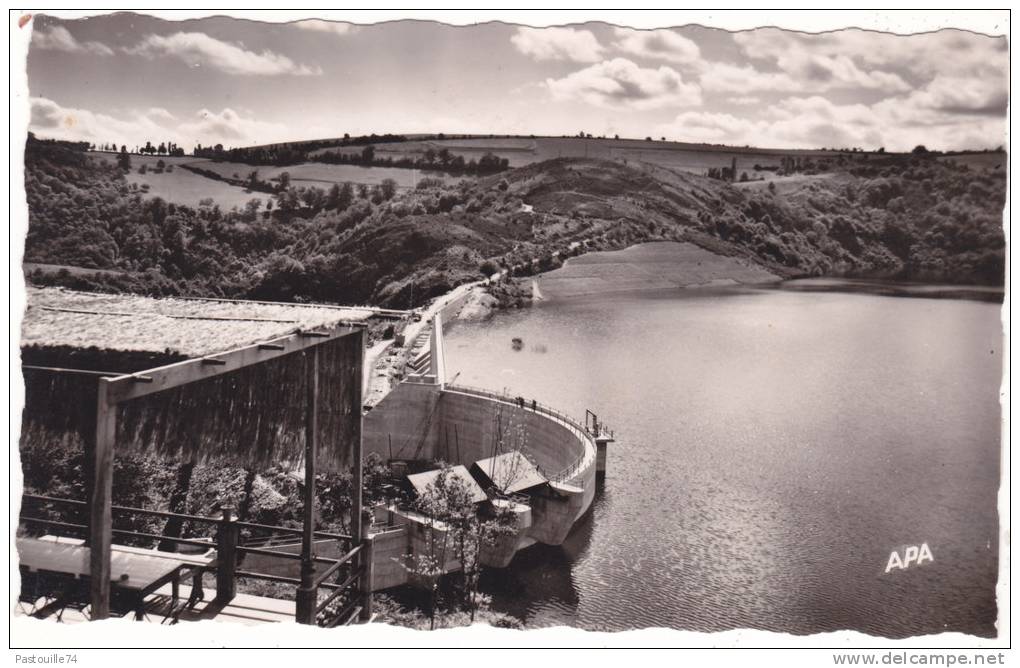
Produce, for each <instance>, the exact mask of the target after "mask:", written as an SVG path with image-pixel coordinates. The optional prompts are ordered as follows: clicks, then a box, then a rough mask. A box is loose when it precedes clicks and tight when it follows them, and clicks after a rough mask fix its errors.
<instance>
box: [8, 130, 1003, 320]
mask: <svg viewBox="0 0 1020 668" xmlns="http://www.w3.org/2000/svg"><path fill="white" fill-rule="evenodd" d="M811 171H812V172H819V173H799V174H794V175H791V176H789V177H784V178H785V180H783V181H781V182H777V183H781V187H776V188H773V187H767V186H766V184H732V183H730V182H728V181H722V180H718V179H712V178H706V177H704V176H699V175H696V174H692V173H687V172H684V171H681V170H676V169H671V168H668V167H663V166H661V165H658V164H654V163H649V162H644V161H636V160H630V159H626V160H625V159H622V158H621V159H614V160H604V159H592V158H588V159H584V158H555V159H551V160H545V161H541V162H534V163H531V164H528V165H525V166H522V167H519V168H516V169H511V170H509V171H507V172H504V173H502V174H497V175H493V176H488V177H483V178H478V179H464V180H462V181H460V182H459V183H457V184H452V183H449V182H445V181H443V180H440V179H426V180H423V181H422V183H420V184H419V186H418V187H416V188H415V189H413V190H404V191H400V190H397V191H394V192H389V193H385V192H382V191H380V190H379V189H375V190H373V191H365V192H362V193H361V194H356V193H354V192H353V189H347V191H346V192H345V191H344V189H342V188H340V187H336V188H331V189H329V190H327V189H325V188H323V189H318V188H309V187H307V186H299V185H295V184H292V185H291V186H289V187H288V188H287V189H283V190H279V191H278V192H276V193H275V194H268V193H258V195H259V196H260V197H262V198H263V199H270V198H272V199H273V200H274V202H275V203H276V206H275V207H274V208H273V209H272V210H271V211H267V210H260V209H257V208H256V209H248V208H246V209H245V210H243V211H224V210H223V209H222V208H221V207H215V206H209V205H200V206H192V205H189V204H186V203H177V202H172V201H170V202H168V201H164V200H163V199H161V198H147V197H145V196H143V194H142V193H140V192H138V190H137V189H133V188H132V186H131V183H130V181H129V179H130V178H131V177H130V175H129V176H128V177H126V176H125V174H124V173H123V172H122V171H121V170H120V169H118V168H117V167H116V166H115V165H113V164H109V163H107V162H105V161H99V160H95V159H94V158H91V157H90V156H89V155H87V154H86V153H84V152H83V151H82V150H81V148H80V147H75V146H73V145H66V144H63V143H59V142H42V141H38V140H33V141H30V142H29V145H28V147H27V151H26V190H27V193H28V199H29V209H30V221H29V230H28V236H27V239H26V257H25V259H26V261H30V262H35V263H42V264H53V265H65V266H78V267H85V268H89V269H99V270H107V271H109V272H111V273H100V274H78V275H74V274H72V273H71V272H64V273H60V272H57V273H53V272H45V271H42V270H38V271H36V272H33V273H31V274H30V279H31V280H32V281H35V282H39V283H58V284H63V285H71V286H75V287H80V288H89V289H103V290H123V291H137V292H148V293H156V294H196V295H215V296H224V295H229V296H244V297H250V298H262V299H279V300H315V301H332V302H346V303H365V302H372V303H379V304H383V305H395V306H400V307H407V306H409V305H416V304H420V303H422V301H423V300H425V299H427V298H429V297H431V296H434V295H437V294H440V293H442V292H445V291H446V290H448V289H450V288H451V287H452V286H454V285H456V284H458V283H462V282H465V281H468V280H474V279H477V278H478V277H479V276H480V271H481V270H484V271H485V272H493V271H495V270H497V269H498V268H500V267H503V268H505V269H508V270H509V272H508V273H513V274H516V275H528V274H531V273H534V272H537V271H546V270H549V269H553V268H555V267H557V266H559V265H560V264H561V263H562V260H563V259H564V258H566V257H569V256H571V255H576V254H580V253H583V252H586V251H591V250H608V249H617V248H624V247H627V246H629V245H631V244H634V243H637V242H641V241H648V240H672V241H686V242H690V243H693V244H695V245H697V246H700V247H702V248H704V249H706V250H709V251H711V252H713V253H716V254H721V255H728V256H733V257H736V258H739V259H741V260H743V261H747V262H751V263H755V264H757V265H760V266H762V267H764V268H766V269H767V270H769V271H771V272H772V273H774V274H777V275H780V276H859V277H893V278H900V279H909V280H915V281H939V282H953V283H980V284H985V285H1001V284H1002V281H1003V271H1004V258H1005V255H1004V239H1003V233H1002V228H1001V217H1002V206H1003V202H1004V198H1005V174H1004V172H1003V170H1001V169H996V168H994V167H983V168H976V167H975V168H972V167H971V166H970V165H969V164H967V163H964V162H959V161H950V160H940V159H935V158H934V157H931V156H892V155H889V156H875V155H868V154H863V155H861V156H857V157H855V158H854V159H851V160H847V161H844V162H843V164H839V165H836V164H834V165H832V166H830V167H827V168H824V169H821V170H817V169H814V168H813V169H812V170H811ZM174 173H176V172H174ZM794 177H796V178H794ZM751 185H753V186H754V187H750V186H751ZM112 272H117V273H112Z"/></svg>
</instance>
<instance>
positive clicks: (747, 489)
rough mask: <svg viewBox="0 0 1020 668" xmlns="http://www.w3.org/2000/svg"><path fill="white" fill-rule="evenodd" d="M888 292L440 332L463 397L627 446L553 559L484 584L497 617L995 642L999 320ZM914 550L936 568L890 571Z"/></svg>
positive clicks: (827, 290)
mask: <svg viewBox="0 0 1020 668" xmlns="http://www.w3.org/2000/svg"><path fill="white" fill-rule="evenodd" d="M883 292H884V294H875V293H874V291H873V290H862V289H861V285H860V284H856V283H851V282H844V281H833V280H826V281H793V282H788V283H784V284H778V285H772V286H768V287H761V286H759V287H754V288H746V287H739V286H736V287H720V288H704V289H674V290H659V291H654V292H630V293H619V294H608V295H599V296H580V297H572V298H567V299H553V300H549V301H544V302H538V303H537V304H536V305H535V306H534V307H532V308H528V309H523V310H516V311H509V312H502V313H497V314H496V315H495V317H493V318H492V319H490V320H488V321H484V322H472V323H466V322H458V323H456V324H454V326H453V327H452V329H451V330H450V331H449V334H448V336H447V337H446V358H447V369H448V375H449V376H450V377H453V376H454V375H456V374H459V376H458V377H457V383H461V384H466V385H473V386H479V387H483V388H487V389H490V390H496V391H502V390H504V389H506V390H507V391H509V392H510V393H511V394H512V395H513V396H517V395H520V396H523V397H525V398H526V399H527V400H529V401H530V400H531V399H536V400H537V401H539V402H541V403H547V404H551V405H555V406H557V407H559V408H561V409H563V410H565V411H566V412H568V413H570V414H572V415H574V416H575V417H578V418H580V419H581V420H583V418H584V412H585V409H591V410H592V411H594V412H595V413H597V414H598V415H599V416H600V418H601V419H602V420H604V421H605V422H606V424H607V425H608V426H609V427H611V428H613V429H614V430H615V432H616V437H617V442H616V443H613V444H610V446H609V448H610V449H609V454H608V466H607V468H608V473H607V476H606V481H605V486H604V488H603V489H602V491H601V492H600V494H599V496H597V497H596V500H595V503H594V504H593V507H592V510H591V511H590V512H589V513H588V515H587V516H586V517H585V518H584V519H583V520H582V521H580V522H579V523H578V524H577V526H575V528H574V530H573V532H572V533H571V535H570V536H569V537H568V539H567V541H566V543H565V544H564V545H563V546H560V547H548V546H541V545H536V546H534V547H531V548H528V549H526V550H524V551H522V552H521V553H519V554H518V555H517V556H516V557H515V558H514V561H513V562H512V563H511V565H510V567H509V568H508V569H506V570H505V571H497V572H492V573H489V574H487V575H486V577H485V578H484V579H483V583H482V584H483V587H482V588H483V590H485V591H486V592H487V593H488V594H489V595H491V596H492V597H493V607H494V608H495V609H497V610H501V611H505V612H509V613H511V614H514V615H516V616H518V617H520V618H522V619H523V620H524V621H525V623H526V624H527V625H528V626H529V627H540V626H553V625H570V626H575V627H580V628H584V629H590V630H607V631H617V630H628V629H633V628H646V627H668V628H674V629H684V630H693V631H722V630H729V629H735V628H756V629H764V630H771V631H778V632H785V633H798V634H808V633H819V632H825V631H839V630H847V629H849V630H857V631H861V632H865V633H871V634H875V635H885V636H892V637H903V636H910V635H917V634H928V633H939V632H943V631H959V632H964V633H969V634H976V635H981V636H988V637H992V636H994V635H995V627H994V624H995V619H996V603H995V582H996V578H997V569H998V558H997V556H998V549H999V546H998V540H997V531H998V515H997V510H996V495H997V491H998V486H999V472H1000V471H999V470H1000V466H999V458H1000V408H999V397H998V394H999V385H1000V382H1001V369H1002V350H1003V342H1002V334H1001V325H1000V305H999V304H997V303H994V302H993V303H989V302H985V301H978V300H970V299H960V298H942V299H937V298H930V297H932V296H934V295H936V294H937V292H933V291H927V292H923V293H921V294H923V295H924V296H923V297H919V296H889V295H890V294H893V291H888V290H884V291H883ZM514 338H519V339H520V341H521V345H520V346H514V345H512V343H511V342H512V340H513V339H514ZM922 544H926V545H927V546H928V548H929V550H930V552H931V555H932V559H931V560H926V561H925V562H924V563H922V564H921V565H917V564H912V565H910V566H909V567H908V568H904V569H900V568H895V569H893V570H891V571H889V572H886V570H887V564H888V562H889V561H890V555H891V553H892V552H894V551H896V552H898V554H899V555H901V556H902V555H903V554H904V551H905V548H906V547H907V546H920V545H922Z"/></svg>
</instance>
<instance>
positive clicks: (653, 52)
mask: <svg viewBox="0 0 1020 668" xmlns="http://www.w3.org/2000/svg"><path fill="white" fill-rule="evenodd" d="M614 34H615V36H616V42H615V43H614V44H613V46H614V47H615V48H616V49H618V50H620V51H623V52H625V53H628V54H631V55H633V56H639V57H641V58H649V59H654V60H664V61H669V62H673V63H679V64H686V63H693V62H694V61H696V60H698V58H700V57H701V49H699V48H698V45H697V44H695V43H694V42H693V41H692V40H689V39H687V38H686V37H684V36H683V35H681V34H680V33H677V32H674V31H672V30H632V29H629V28H616V29H615V33H614Z"/></svg>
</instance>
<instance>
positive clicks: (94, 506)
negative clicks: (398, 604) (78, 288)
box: [17, 288, 374, 626]
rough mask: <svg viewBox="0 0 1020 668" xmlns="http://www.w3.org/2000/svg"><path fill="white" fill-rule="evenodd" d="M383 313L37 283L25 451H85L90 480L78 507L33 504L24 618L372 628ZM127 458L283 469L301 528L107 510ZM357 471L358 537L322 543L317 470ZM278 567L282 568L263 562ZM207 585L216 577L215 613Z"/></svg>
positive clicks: (56, 501)
mask: <svg viewBox="0 0 1020 668" xmlns="http://www.w3.org/2000/svg"><path fill="white" fill-rule="evenodd" d="M373 315H374V310H373V309H359V308H344V307H330V306H318V305H317V306H306V305H296V304H295V305H290V304H274V303H264V302H245V301H231V300H204V299H179V298H175V299H153V298H148V297H138V296H130V295H99V294H90V293H81V292H72V291H67V290H61V289H40V288H29V289H28V307H27V310H26V313H25V319H24V324H23V328H22V363H23V366H22V369H23V374H24V379H25V388H26V394H25V410H24V414H23V420H22V436H21V443H20V447H21V451H22V456H23V459H24V457H25V454H26V453H29V452H32V451H33V449H36V450H37V451H38V450H39V449H41V451H42V452H46V451H47V450H46V449H47V448H80V449H81V450H82V451H83V453H84V457H83V459H82V461H83V467H82V468H83V469H84V471H83V475H82V484H81V487H82V493H81V494H80V495H77V496H75V495H65V496H56V495H50V494H49V493H48V490H34V491H35V492H36V493H31V494H25V495H23V498H22V509H21V516H20V526H19V530H18V541H17V545H18V553H19V565H20V571H21V575H22V589H21V592H20V594H21V595H20V599H19V600H20V603H19V610H20V612H21V613H22V614H32V615H35V616H38V617H50V616H52V617H56V618H58V619H62V620H64V619H66V620H69V621H71V620H75V619H90V620H100V619H105V618H108V617H110V616H114V615H117V614H122V615H125V616H127V615H131V614H133V615H134V617H135V618H136V619H158V620H160V621H167V622H170V623H176V622H178V621H187V620H197V619H217V618H221V619H223V618H226V619H233V620H237V621H248V622H255V621H281V620H285V619H296V621H298V622H300V623H305V624H319V625H323V626H335V625H338V624H346V623H351V622H353V621H357V620H367V619H369V618H370V617H371V593H370V592H371V587H370V583H371V570H372V568H371V563H372V559H371V550H372V539H371V537H370V536H369V535H368V527H367V526H365V524H363V522H362V507H361V505H362V504H361V494H360V490H361V466H360V462H361V459H362V445H361V403H362V401H361V400H362V397H361V395H362V382H361V379H362V364H363V356H364V349H365V326H366V320H367V319H368V318H369V317H371V316H373ZM120 453H135V454H142V455H151V456H159V457H164V458H166V457H170V458H174V459H176V460H177V461H180V462H190V463H200V464H210V463H212V464H219V463H223V464H229V465H233V466H244V467H251V468H258V467H266V466H269V465H283V466H286V467H288V468H289V469H290V470H292V471H293V472H294V474H295V475H299V474H300V475H301V477H302V479H303V483H304V487H303V490H302V500H303V507H302V526H301V528H296V527H285V526H276V525H266V524H258V523H254V522H247V521H242V520H241V519H239V518H238V517H237V516H236V515H235V513H234V510H235V509H234V508H233V507H231V506H230V505H229V503H223V504H221V505H220V507H219V512H218V514H217V515H216V516H208V515H193V514H188V513H184V512H181V511H180V510H181V509H180V508H173V507H172V508H168V509H156V508H140V507H132V506H120V505H114V504H113V499H112V490H113V474H114V466H113V465H114V458H115V456H116V455H117V454H120ZM347 468H351V469H352V471H353V478H354V479H353V483H352V486H351V488H352V499H351V511H350V528H351V530H350V532H349V533H347V534H341V533H330V532H324V531H318V530H316V508H315V503H314V501H315V500H314V493H315V480H316V474H317V472H319V471H323V470H327V471H342V470H346V469H347ZM171 505H173V504H172V503H171ZM138 517H147V518H150V519H153V520H154V521H159V522H161V523H163V525H164V528H163V530H162V531H161V532H155V531H142V530H138V529H137V523H132V522H131V521H130V520H131V518H138ZM185 526H187V527H188V532H187V537H183V531H182V530H183V527H185ZM242 536H244V537H245V538H244V539H242ZM286 540H290V541H291V542H296V541H297V540H300V552H299V553H292V552H288V551H286V550H281V549H274V547H273V545H274V544H276V543H279V542H281V541H286ZM324 546H328V547H329V549H328V550H325V549H323V547H324ZM320 552H321V553H326V552H328V553H329V554H330V555H331V556H321V555H320ZM281 562H282V566H283V568H277V567H267V566H265V564H274V563H275V564H280V563H281ZM295 562H297V563H295ZM249 564H255V565H254V566H248V565H249ZM288 564H290V565H291V568H290V569H288V568H287V565H288ZM297 565H299V567H300V571H299V577H294V576H293V574H289V573H290V571H291V570H293V566H297ZM242 566H246V567H247V568H242ZM281 572H282V573H288V574H282V575H281V574H280V573H281ZM207 575H209V576H212V575H214V576H215V595H214V597H213V598H212V599H211V600H209V601H207V600H206V592H205V585H204V584H203V582H204V579H205V577H206V576H207ZM239 578H244V579H245V580H246V581H249V580H251V581H257V580H262V581H267V582H271V583H276V585H278V586H292V587H294V588H295V592H294V598H293V600H292V601H286V600H279V599H271V598H266V597H261V596H249V595H245V594H239V593H238V591H237V581H238V579H239ZM189 583H190V584H189Z"/></svg>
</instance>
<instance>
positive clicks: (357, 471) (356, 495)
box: [330, 330, 367, 538]
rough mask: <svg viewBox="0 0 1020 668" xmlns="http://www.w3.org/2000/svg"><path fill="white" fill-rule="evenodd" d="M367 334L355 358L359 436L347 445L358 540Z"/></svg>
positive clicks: (353, 528) (353, 524)
mask: <svg viewBox="0 0 1020 668" xmlns="http://www.w3.org/2000/svg"><path fill="white" fill-rule="evenodd" d="M366 336H367V332H365V330H362V331H361V336H360V337H358V338H359V339H360V340H359V341H358V343H359V345H358V352H357V354H356V355H355V358H354V367H355V368H356V369H357V370H358V380H357V382H356V383H355V385H356V388H355V394H354V405H355V406H356V407H357V410H356V411H355V415H356V416H357V417H356V418H355V419H357V421H358V431H357V435H356V436H355V437H354V442H353V443H350V444H347V447H349V448H351V462H352V463H353V466H354V471H353V473H354V480H353V481H352V483H351V535H352V536H355V537H357V538H360V537H361V523H362V517H361V512H362V499H361V487H362V479H361V477H362V474H361V466H362V446H361V428H362V413H363V412H364V411H362V410H361V405H362V401H363V398H362V393H363V392H364V387H363V383H362V382H361V374H363V373H364V370H363V366H364V363H365V338H366ZM330 400H331V401H339V400H340V398H339V397H335V398H334V397H331V398H330Z"/></svg>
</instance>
